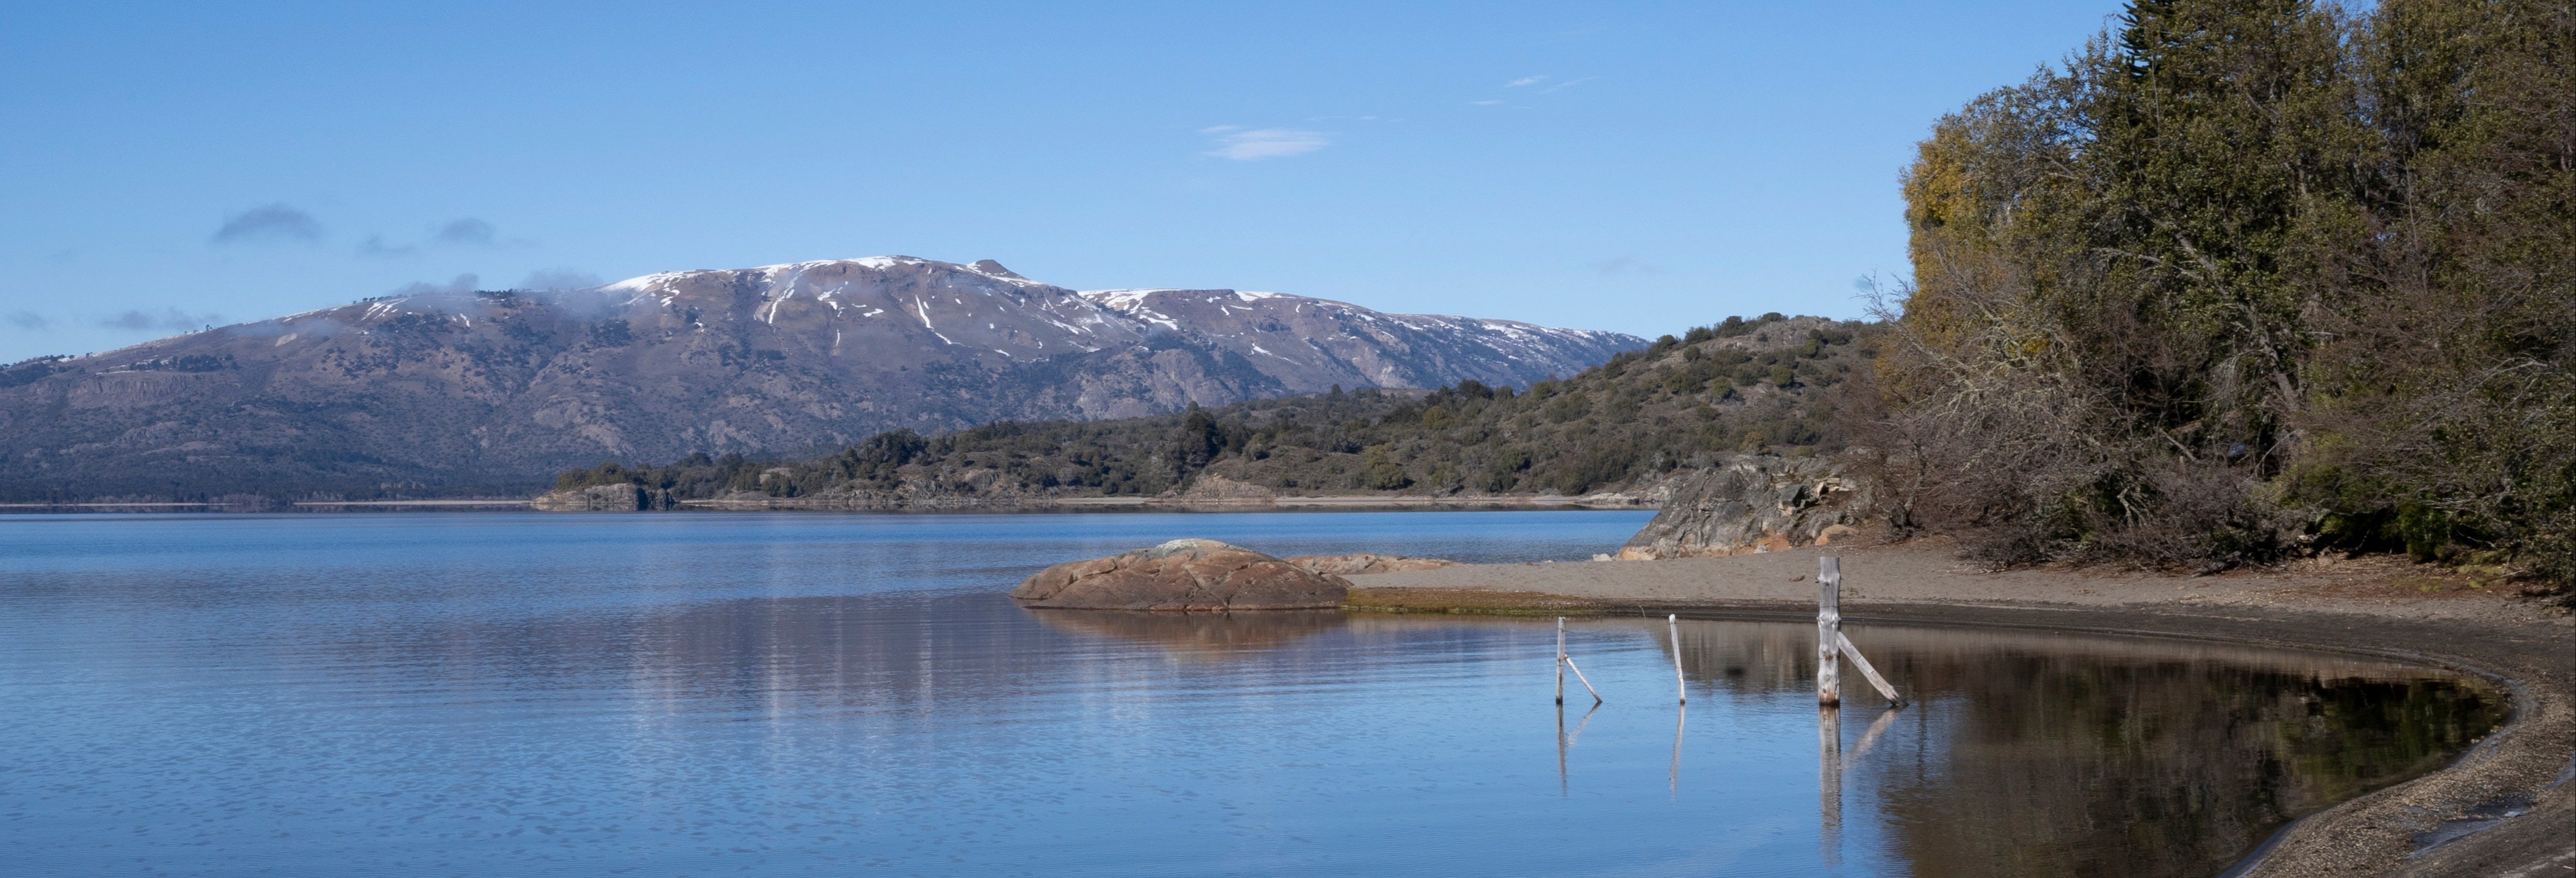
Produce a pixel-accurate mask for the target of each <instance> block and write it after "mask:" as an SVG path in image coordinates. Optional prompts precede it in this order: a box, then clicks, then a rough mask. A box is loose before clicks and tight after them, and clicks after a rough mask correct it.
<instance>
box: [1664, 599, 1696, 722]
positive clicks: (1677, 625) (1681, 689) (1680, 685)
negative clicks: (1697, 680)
mask: <svg viewBox="0 0 2576 878" xmlns="http://www.w3.org/2000/svg"><path fill="white" fill-rule="evenodd" d="M1681 618H1682V617H1681V616H1680V615H1678V614H1666V615H1665V616H1664V627H1665V628H1668V629H1671V631H1672V633H1673V692H1674V693H1675V694H1676V695H1677V697H1678V698H1679V699H1680V700H1679V702H1678V703H1680V704H1689V703H1690V678H1688V677H1684V676H1682V623H1681Z"/></svg>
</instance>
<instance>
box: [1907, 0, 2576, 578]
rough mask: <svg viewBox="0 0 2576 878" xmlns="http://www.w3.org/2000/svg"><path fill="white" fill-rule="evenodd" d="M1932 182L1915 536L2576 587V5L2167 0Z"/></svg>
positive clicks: (1913, 213)
mask: <svg viewBox="0 0 2576 878" xmlns="http://www.w3.org/2000/svg"><path fill="white" fill-rule="evenodd" d="M1904 192H1905V197H1906V204H1907V219H1908V221H1909V223H1910V225H1911V227H1912V230H1913V244H1912V247H1913V267H1914V271H1913V278H1912V285H1911V287H1909V288H1905V289H1901V290H1898V291H1896V293H1897V295H1896V296H1895V297H1894V298H1893V300H1892V301H1891V302H1890V303H1889V304H1890V307H1891V309H1901V314H1902V319H1901V320H1898V321H1896V323H1895V330H1896V340H1895V341H1894V342H1892V343H1891V345H1890V350H1889V355H1888V356H1886V357H1883V358H1881V361H1880V362H1881V371H1882V384H1883V385H1884V386H1885V387H1886V388H1887V390H1888V392H1889V399H1890V402H1891V403H1892V405H1893V406H1894V408H1895V409H1896V414H1895V415H1894V416H1893V417H1892V418H1890V419H1889V420H1888V421H1887V422H1886V423H1885V424H1884V425H1883V430H1882V432H1881V433H1879V434H1877V435H1873V436H1872V437H1871V438H1870V443H1871V444H1872V445H1875V446H1878V447H1880V448H1881V449H1883V450H1884V451H1885V452H1886V455H1885V457H1886V459H1885V461H1884V462H1885V464H1886V465H1887V467H1888V470H1887V471H1888V473H1890V474H1897V475H1900V476H1901V477H1899V478H1891V479H1886V480H1884V481H1885V482H1886V483H1887V484H1888V485H1890V486H1891V487H1893V488H1896V489H1898V490H1897V491H1895V492H1894V494H1893V495H1892V496H1894V497H1895V498H1896V499H1897V500H1898V503H1897V506H1896V510H1895V513H1896V515H1897V517H1898V518H1899V519H1900V523H1903V524H1907V525H1911V526H1917V527H1926V528H1932V529H1946V530H1953V531H1957V532H1961V533H1966V534H1970V535H1972V536H1973V537H1974V544H1975V545H1976V546H1977V547H1978V551H1979V552H1980V553H1981V554H1983V555H1984V556H1985V557H1986V558H1988V559H1989V560H1991V561H1994V562H1997V563H2024V562H2030V561H2036V560H2041V559H2049V558H2072V559H2086V558H2096V559H2105V558H2116V559H2129V560H2136V561H2144V562H2147V563H2154V564H2167V565H2174V564H2178V565H2185V566H2199V567H2203V568H2217V567H2224V566H2228V565H2232V564H2239V563H2253V562H2262V561H2267V560H2270V559H2275V558H2280V557H2283V556H2286V555H2290V554H2294V553H2298V552H2304V551H2312V550H2316V549H2346V550H2404V551H2407V552H2411V553H2413V554H2414V555H2415V556H2416V557H2417V558H2419V559H2423V560H2440V561H2443V562H2445V563H2449V564H2453V565H2460V566H2464V567H2467V568H2470V569H2472V570H2473V571H2486V572H2489V573H2493V574H2496V575H2497V577H2498V578H2503V577H2504V576H2507V575H2510V576H2517V577H2522V578H2524V579H2525V580H2526V581H2538V582H2554V583H2558V584H2562V585H2563V584H2565V583H2567V582H2568V581H2569V580H2570V579H2571V578H2576V538H2571V530H2576V375H2572V374H2571V371H2570V366H2571V362H2576V359H2571V355H2576V287H2571V282H2576V7H2570V6H2569V5H2568V4H2566V3H2564V2H2553V0H2388V2H2384V3H2381V4H2379V5H2378V6H2377V7H2376V8H2374V9H2370V10H2368V11H2366V12H2347V11H2345V8H2344V7H2341V6H2337V5H2333V4H2319V3H2307V2H2296V0H2140V2H2136V3H2133V4H2132V5H2131V6H2130V8H2129V10H2128V11H2127V13H2126V14H2125V15H2124V16H2122V17H2121V18H2120V19H2119V20H2118V21H2117V22H2116V23H2115V24H2114V25H2113V26H2112V27H2111V28H2110V29H2108V30H2106V31H2105V32H2104V33H2103V34H2102V35H2101V36H2100V37H2099V38H2098V39H2096V40H2094V41H2092V42H2090V43H2089V44H2087V45H2086V46H2084V47H2083V48H2082V49H2081V50H2080V51H2078V52H2076V53H2075V54H2074V55H2072V56H2070V57H2069V58H2068V59H2067V60H2066V62H2065V63H2064V64H2063V65H2062V66H2061V67H2059V68H2056V69H2052V70H2046V71H2043V72H2041V73H2040V74H2039V75H2037V76H2035V77H2033V78H2032V79H2030V80H2029V81H2027V82H2025V83H2022V84H2020V85H2016V86H2011V87H2008V88H2002V89H1998V90H1996V91H1994V92H1992V93H1989V94H1987V95H1985V96H1983V97H1980V98H1978V99H1977V100H1975V101H1973V102H1971V103H1970V104H1968V105H1967V106H1966V107H1964V108H1962V109H1961V110H1959V111H1958V112H1956V113H1954V114H1952V115H1950V116H1948V117H1946V118H1944V119H1942V120H1941V121H1940V123H1939V124H1938V125H1936V126H1934V128H1933V131H1932V135H1931V137H1930V138H1929V139H1928V140H1925V141H1924V142H1923V143H1922V146H1921V153H1920V157H1919V159H1918V160H1917V161H1916V162H1915V164H1914V165H1913V167H1912V169H1911V171H1910V172H1909V173H1908V174H1907V175H1906V177H1905V180H1904Z"/></svg>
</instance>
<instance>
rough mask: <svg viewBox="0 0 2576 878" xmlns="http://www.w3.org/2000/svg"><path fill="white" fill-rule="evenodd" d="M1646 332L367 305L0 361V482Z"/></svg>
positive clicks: (1557, 352)
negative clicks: (97, 350) (84, 352)
mask: <svg viewBox="0 0 2576 878" xmlns="http://www.w3.org/2000/svg"><path fill="white" fill-rule="evenodd" d="M1644 344H1645V340H1643V339H1639V338H1636V337H1634V336H1628V335H1621V334H1617V333H1608V332H1593V331H1586V330H1572V329H1554V328H1549V327H1542V326H1533V325H1530V324H1525V323H1515V322H1511V321H1504V320H1482V319H1473V318H1461V317H1447V316H1435V315H1413V314H1384V313H1379V312H1376V311H1371V310H1369V309H1367V308H1362V307H1359V306H1356V305H1349V304H1345V303H1341V302H1333V301H1328V300H1323V299H1313V298H1306V297H1302V296H1290V295H1283V294H1279V293H1259V292H1238V291H1234V290H1172V289H1151V290H1146V289H1138V290H1106V291H1097V292H1076V291H1073V290H1069V289H1065V288H1063V287H1057V286H1052V285H1048V284H1044V283H1040V282H1037V281H1033V280H1030V279H1028V278H1025V277H1021V276H1020V275H1018V274H1016V273H1013V272H1011V271H1010V270H1008V269H1005V268H1003V267H1002V266H1001V265H1000V264H998V263H995V262H993V261H991V260H985V261H981V262H977V263H974V264H972V265H959V264H955V263H948V262H939V261H934V260H927V259H918V258H913V257H908V256H881V257H870V258H866V259H847V260H825V261H817V262H800V263H794V264H788V265H773V266H766V267H761V268H750V269H735V270H705V271H682V272H666V273H662V274H653V275H646V276H644V277H638V278H633V279H629V280H625V281H620V282H617V283H612V284H607V285H604V286H600V287H595V288H590V289H584V290H574V291H565V292H548V293H530V292H521V291H498V292H494V291H478V292H448V293H430V294H423V295H412V296H399V297H380V298H377V299H373V300H367V301H361V302H358V303H354V304H350V305H345V306H341V307H337V308H328V309H323V310H319V311H310V312H306V313H302V314H295V315H290V316H286V317H281V318H277V319H274V320H265V321H260V322H256V323H247V324H240V325H235V326H226V327H221V328H216V329H211V330H206V331H201V332H194V333H188V334H185V335H179V336H173V337H170V338H165V339H160V340H158V341H153V342H148V343H145V344H141V345H136V346H133V347H130V348H125V349H122V350H117V351H110V352H107V353H103V354H94V355H89V356H84V357H48V358H39V359H36V360H30V361H27V362H23V363H19V364H16V365H13V366H10V367H7V368H5V369H0V496H5V497H7V498H9V499H16V500H33V499H57V500H67V499H79V498H95V497H102V496H129V497H153V496H159V497H190V496H201V495H220V494H227V493H264V494H270V495H280V494H295V495H302V494H312V493H323V494H337V495H343V496H351V497H357V496H372V495H378V494H386V493H398V494H406V495H424V494H440V493H472V492H478V491H518V490H523V489H525V488H527V487H530V486H534V485H537V484H540V483H542V482H543V481H544V480H546V479H547V478H550V477H551V475H552V474H553V473H554V472H556V471H558V470H561V469H563V468H566V467H569V466H583V465H588V464H590V463H595V462H598V461H600V460H608V459H618V460H630V461H632V460H657V459H676V458H678V457H681V456H684V455H686V454H688V453H690V452H696V451H705V452H709V453H713V454H723V453H726V452H745V453H754V454H757V453H761V452H786V451H795V450H800V449H808V448H815V447H821V446H829V445H837V444H841V443H847V442H852V441H856V440H858V439H860V438H864V437H866V436H868V435H870V434H873V433H877V432H881V431H885V430H890V429H895V428H907V427H908V428H912V429H915V430H919V431H923V432H932V431H939V430H948V429H955V428H960V427H967V426H972V425H976V424H982V423H988V422H992V421H996V420H1028V419H1047V418H1086V419H1087V418H1114V417H1129V416H1136V415H1145V414H1153V413H1157V412H1166V411H1173V410H1177V409H1180V408H1183V407H1186V406H1187V405H1189V404H1190V403H1194V402H1195V403H1200V404H1206V405H1223V404H1227V403H1232V402H1238V401H1242V400H1248V399H1259V398H1265V397H1273V396H1280V395H1285V394H1294V393H1304V392H1312V391H1319V390H1324V389H1326V388H1328V387H1331V386H1333V385H1336V384H1339V385H1342V386H1344V387H1346V388H1359V387H1439V386H1442V385H1445V384H1451V383H1455V382H1457V381H1460V380H1466V379H1473V380H1476V381H1481V382H1484V383H1487V384H1492V385H1513V386H1519V385H1527V384H1529V383H1531V382H1534V381H1537V380H1540V379H1542V378H1544V377H1547V376H1549V375H1551V374H1555V375H1567V374H1572V373H1574V372H1578V371H1581V370H1582V369H1584V368H1586V367H1588V366H1591V365H1594V364H1596V363H1599V362H1601V361H1603V360H1605V359H1607V358H1609V357H1610V356H1611V355H1612V354H1615V353H1618V352H1620V351H1623V350H1629V349H1634V348H1638V347H1642V346H1644Z"/></svg>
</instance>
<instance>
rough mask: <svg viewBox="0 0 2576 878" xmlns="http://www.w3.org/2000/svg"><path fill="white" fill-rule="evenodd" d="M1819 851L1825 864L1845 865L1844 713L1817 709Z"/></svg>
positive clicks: (1817, 843) (1838, 708)
mask: <svg viewBox="0 0 2576 878" xmlns="http://www.w3.org/2000/svg"><path fill="white" fill-rule="evenodd" d="M1816 815H1817V818H1816V827H1817V828H1816V852H1817V854H1818V855H1819V856H1822V857H1823V858H1824V861H1825V865H1828V866H1839V865H1842V862H1843V711H1842V708H1840V707H1835V706H1833V705H1830V704H1828V705H1822V706H1819V707H1817V708H1816Z"/></svg>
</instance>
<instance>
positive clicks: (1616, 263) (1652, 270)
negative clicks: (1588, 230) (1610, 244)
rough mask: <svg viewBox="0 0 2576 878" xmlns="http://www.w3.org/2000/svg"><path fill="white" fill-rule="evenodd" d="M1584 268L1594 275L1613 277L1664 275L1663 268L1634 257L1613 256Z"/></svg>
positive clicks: (1588, 263) (1585, 265) (1588, 264)
mask: <svg viewBox="0 0 2576 878" xmlns="http://www.w3.org/2000/svg"><path fill="white" fill-rule="evenodd" d="M1584 267H1585V268H1589V269H1592V270H1593V271H1594V272H1595V273H1598V274H1604V275H1611V276H1614V277H1615V276H1618V275H1623V274H1662V273H1664V269H1663V266H1660V265H1650V264H1647V262H1646V261H1645V260H1643V259H1639V258H1637V257H1634V256H1614V257H1611V258H1609V259H1599V260H1594V261H1592V262H1587V263H1584Z"/></svg>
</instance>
